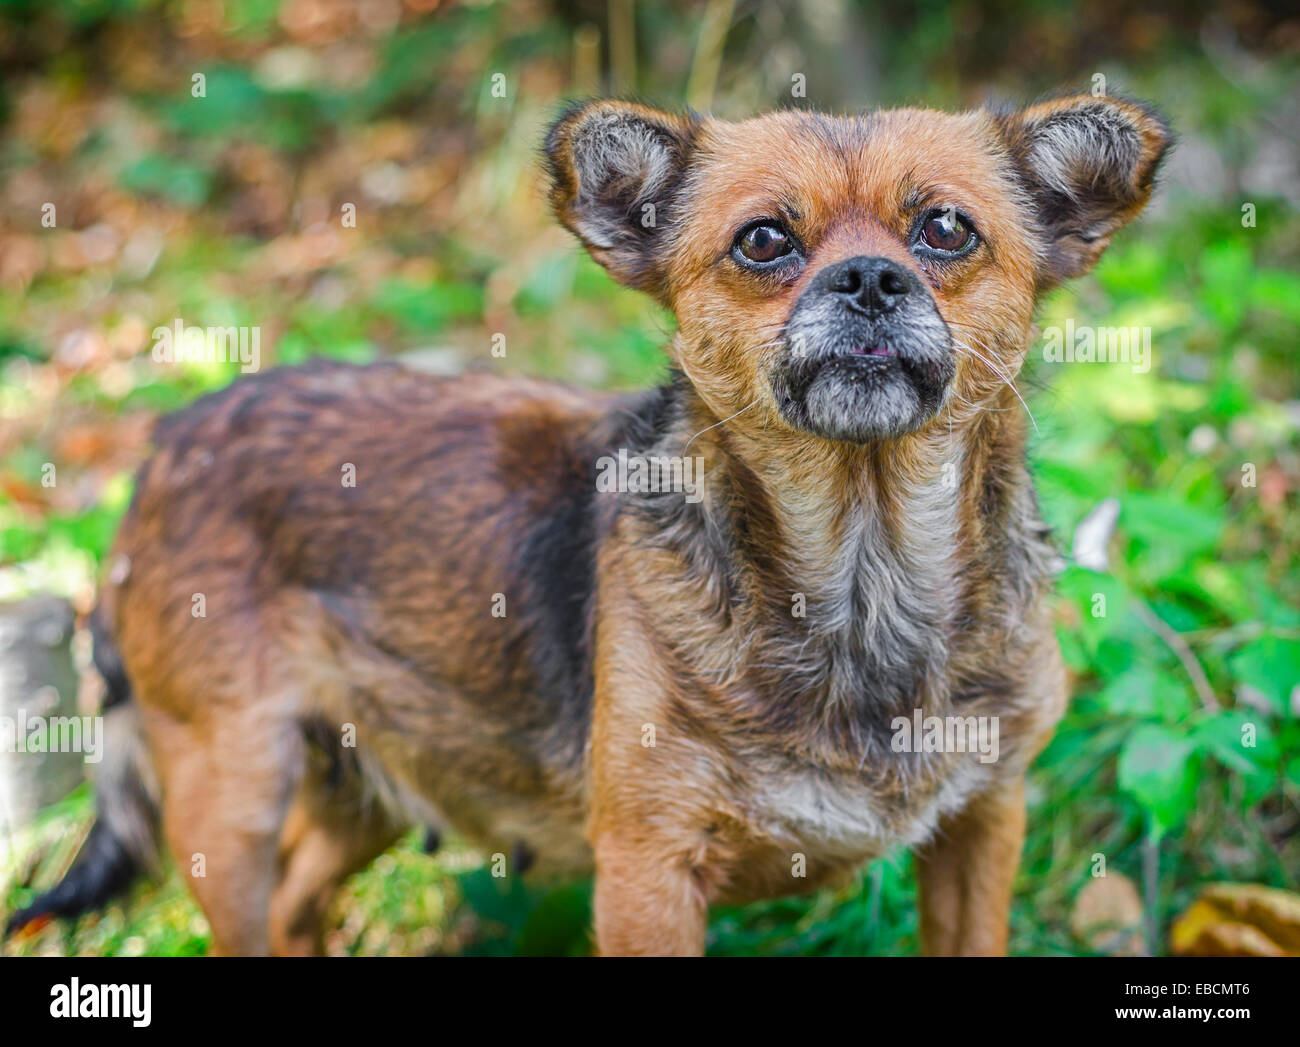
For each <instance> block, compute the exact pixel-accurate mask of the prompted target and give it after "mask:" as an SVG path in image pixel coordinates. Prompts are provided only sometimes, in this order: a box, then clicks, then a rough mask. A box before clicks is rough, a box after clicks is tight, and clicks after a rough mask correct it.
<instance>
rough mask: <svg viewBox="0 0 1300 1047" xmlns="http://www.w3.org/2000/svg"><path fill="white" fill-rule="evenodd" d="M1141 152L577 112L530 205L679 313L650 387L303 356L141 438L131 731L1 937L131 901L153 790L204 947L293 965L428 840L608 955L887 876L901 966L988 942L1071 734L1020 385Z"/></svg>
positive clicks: (119, 622)
mask: <svg viewBox="0 0 1300 1047" xmlns="http://www.w3.org/2000/svg"><path fill="white" fill-rule="evenodd" d="M1167 144H1168V133H1167V130H1166V128H1165V126H1164V124H1163V123H1162V121H1161V120H1160V118H1159V117H1158V116H1156V115H1155V114H1153V113H1152V112H1151V111H1150V110H1148V109H1146V108H1144V107H1142V106H1140V105H1136V104H1133V103H1129V102H1125V101H1119V100H1114V99H1109V98H1095V97H1079V98H1067V99H1064V100H1059V101H1054V102H1049V103H1045V104H1041V105H1037V106H1034V107H1032V108H1029V109H1027V110H1024V111H1021V112H1001V113H994V112H989V111H976V112H970V113H964V114H961V115H947V114H943V113H937V112H929V111H920V110H899V111H891V112H880V113H875V114H872V115H867V116H861V117H853V118H834V117H829V116H823V115H819V114H815V113H810V112H780V113H775V114H772V115H769V116H764V117H760V118H758V119H754V120H749V121H746V122H743V123H734V124H733V123H725V122H721V121H718V120H713V119H703V118H698V117H696V116H693V115H689V116H677V115H671V114H668V113H664V112H659V111H656V110H653V109H649V108H645V107H642V106H639V105H633V104H627V103H622V102H594V103H589V104H584V105H579V106H576V107H574V108H572V109H570V110H569V111H568V112H566V113H565V114H564V115H563V116H562V117H561V118H560V119H559V120H558V122H557V123H556V124H555V126H554V127H553V129H552V130H551V133H550V135H549V138H548V139H547V143H546V153H547V158H548V161H549V169H550V174H551V203H552V205H553V207H554V209H555V213H556V214H557V216H558V217H559V219H560V221H561V222H563V223H564V225H566V226H567V227H568V228H569V229H570V230H572V231H573V232H574V233H576V234H577V236H578V237H579V238H580V239H581V240H582V242H583V243H584V244H585V245H586V247H587V249H588V250H589V251H590V252H591V254H592V255H593V256H594V257H595V258H596V259H597V261H599V262H600V263H601V264H602V265H603V266H605V268H606V269H608V270H609V272H610V273H611V274H612V275H613V276H614V278H615V279H617V280H620V281H622V282H623V283H626V284H629V285H631V286H633V287H637V288H641V289H642V290H645V291H647V292H648V293H650V294H652V295H654V296H655V297H657V298H658V299H659V300H660V301H661V302H663V303H665V304H666V305H667V306H668V307H669V308H671V309H672V310H673V312H674V313H675V314H676V316H677V320H678V323H679V329H678V332H677V334H676V336H675V338H674V340H673V344H672V349H671V354H672V362H673V365H674V372H673V378H672V380H671V381H670V382H669V383H668V384H667V385H665V386H664V387H663V388H661V389H657V390H655V391H653V392H650V393H646V394H641V395H636V396H632V397H614V396H602V395H595V394H590V393H587V392H581V391H575V390H571V389H568V388H565V387H562V386H558V385H554V384H548V383H543V382H536V381H527V380H506V379H502V378H493V377H486V376H466V377H461V378H455V379H436V378H432V377H425V376H421V375H419V374H415V373H411V372H408V371H406V370H403V369H402V368H400V367H396V366H375V367H369V368H353V367H346V366H341V365H334V364H315V365H309V366H306V367H302V368H293V369H285V370H279V371H275V372H273V373H269V374H266V375H262V376H257V377H253V378H250V379H247V380H243V381H240V382H237V383H235V384H234V385H232V386H231V387H230V388H229V389H227V390H225V391H224V392H221V393H218V394H216V395H213V396H210V397H207V398H206V399H204V400H202V401H200V402H199V403H198V404H196V405H194V406H193V407H191V408H190V409H188V410H186V411H184V412H182V413H181V414H179V415H177V416H175V417H173V418H171V419H169V420H167V421H166V422H164V423H163V424H162V425H161V427H160V429H159V433H158V452H157V454H156V455H155V456H154V457H153V458H152V459H151V460H150V461H149V462H148V463H147V464H146V465H145V466H144V468H143V469H142V471H141V473H140V476H139V481H138V485H137V490H136V494H135V500H134V502H133V504H132V506H131V509H130V511H129V514H128V516H127V518H126V521H125V523H124V525H123V527H122V531H121V535H120V537H119V539H118V543H117V546H116V550H115V552H114V556H113V561H112V571H111V577H110V580H109V582H108V583H107V584H106V585H105V587H104V592H103V600H102V605H101V614H100V617H99V628H100V631H101V635H100V642H99V643H98V644H97V652H98V653H97V659H98V660H99V662H100V663H101V667H102V668H103V669H104V671H105V675H106V677H107V678H108V680H109V683H110V697H111V705H112V708H113V712H112V716H113V717H114V718H116V720H117V721H118V722H119V723H123V722H124V721H128V720H134V721H135V722H136V723H138V726H139V728H140V730H141V735H142V740H143V742H144V744H143V746H140V745H133V744H131V734H130V731H129V730H128V731H125V732H120V733H119V739H118V744H117V746H116V748H117V759H116V764H115V767H114V769H113V770H112V771H111V772H110V773H109V774H108V775H107V776H106V777H105V778H104V780H102V781H101V782H100V790H99V796H100V819H99V821H98V822H97V825H96V827H95V829H94V830H92V834H91V836H90V837H89V839H88V842H87V844H86V846H85V847H84V848H83V852H82V854H81V855H80V856H79V858H78V861H77V862H76V863H75V864H74V866H73V868H72V869H71V870H70V871H69V874H68V877H67V878H66V879H65V881H64V883H63V884H61V885H60V887H59V888H56V890H55V891H54V892H52V894H51V895H49V896H46V897H45V898H43V899H41V900H39V901H38V902H37V903H36V905H34V906H33V907H32V908H31V909H30V910H28V911H26V912H25V913H22V914H19V916H18V917H17V918H16V920H15V922H17V923H21V922H22V921H23V920H25V919H29V918H30V917H32V916H34V915H37V914H39V913H68V912H75V911H78V910H80V909H82V908H85V907H87V906H89V905H92V904H96V903H98V902H100V901H102V900H103V899H104V898H105V897H106V896H107V895H108V894H109V893H110V892H111V890H113V889H115V888H117V887H120V886H121V884H122V883H123V882H125V881H126V880H127V879H128V878H129V876H130V874H131V871H132V869H133V866H134V865H135V863H136V862H137V861H138V859H139V857H140V855H141V853H142V852H143V847H142V841H143V840H144V838H145V837H146V836H147V835H148V830H149V824H148V823H149V811H150V801H149V797H150V796H158V797H160V798H161V811H162V814H161V822H162V824H161V827H162V830H163V832H164V835H165V837H166V839H167V842H168V843H169V844H170V847H171V850H172V852H173V854H174V855H175V856H176V858H177V860H178V862H179V864H180V867H181V869H182V871H183V872H188V873H190V883H191V886H192V888H193V890H194V892H195V894H196V895H197V896H198V899H199V901H200V903H201V904H202V906H203V908H204V910H205V911H206V913H207V915H208V917H209V919H210V921H211V924H212V931H213V938H214V948H215V949H216V950H218V951H220V952H224V953H262V952H266V951H274V952H279V953H299V952H312V951H318V950H319V949H320V945H321V924H322V917H323V914H324V911H325V908H326V905H327V903H328V900H329V898H330V896H331V894H332V892H333V890H334V888H336V887H337V886H338V885H339V883H340V882H341V881H342V880H343V879H344V878H345V877H346V876H348V875H349V874H350V873H352V872H354V871H355V870H357V869H358V868H360V867H361V866H363V865H364V864H365V863H367V862H369V861H370V860H371V859H372V858H373V857H375V855H377V854H378V853H379V852H380V851H382V850H383V849H384V848H386V847H388V846H389V845H390V844H391V843H392V842H393V840H394V839H395V838H396V837H397V836H398V834H399V833H400V832H401V831H402V830H403V829H404V827H405V826H407V825H409V824H411V823H412V822H417V823H418V822H424V823H427V824H430V825H433V826H439V825H441V824H442V823H443V822H444V821H445V822H447V823H449V824H450V825H453V826H455V827H456V828H457V829H458V830H460V831H461V832H463V833H464V834H465V835H467V836H468V837H469V838H471V839H473V840H476V841H478V842H480V843H482V844H483V845H484V846H486V847H487V848H489V849H490V850H497V849H500V850H501V851H502V852H503V853H507V854H510V853H512V854H515V855H517V856H522V855H525V854H528V855H532V856H535V857H536V859H537V862H538V865H539V867H540V868H541V869H543V870H550V871H552V872H554V873H559V874H568V873H580V872H582V871H584V870H587V869H589V868H590V867H591V865H592V863H593V861H594V866H595V871H596V888H595V925H596V937H597V942H598V945H599V948H600V950H601V951H602V952H603V953H675V954H681V953H700V952H702V951H703V949H704V941H705V926H706V917H707V910H708V906H709V905H710V903H712V902H715V901H728V902H742V901H746V900H749V899H757V898H765V897H770V896H774V895H781V894H787V893H790V892H794V891H806V890H809V889H812V888H815V887H817V886H819V885H822V884H825V883H829V882H833V881H834V880H836V879H839V878H842V877H844V876H845V875H847V874H849V873H851V872H852V871H853V870H854V869H856V868H857V867H858V866H860V865H861V863H863V862H864V861H866V860H867V859H870V858H872V857H874V856H876V855H879V854H881V853H882V852H884V851H885V850H887V849H888V848H891V847H893V846H896V845H899V844H903V845H909V846H912V847H914V848H916V849H917V858H918V865H919V870H920V885H921V917H922V919H921V928H922V933H923V939H924V946H925V949H926V951H927V952H930V953H944V954H951V953H999V952H1002V951H1003V950H1004V949H1005V944H1006V921H1007V910H1008V906H1009V903H1010V895H1011V884H1012V879H1013V876H1014V874H1015V870H1016V866H1017V862H1018V859H1019V853H1020V849H1021V843H1022V839H1023V831H1024V822H1025V811H1024V796H1023V777H1024V773H1025V769H1026V767H1027V766H1028V764H1029V763H1030V761H1031V760H1032V759H1033V758H1034V756H1035V755H1036V754H1037V753H1038V752H1039V750H1040V749H1041V748H1042V746H1043V745H1044V744H1045V742H1046V740H1047V738H1048V737H1049V735H1050V732H1051V730H1052V728H1053V725H1054V724H1055V722H1056V721H1057V719H1058V717H1059V716H1060V715H1061V712H1062V709H1063V707H1064V702H1065V690H1064V673H1063V670H1062V665H1061V661H1060V657H1059V654H1058V651H1057V645H1056V641H1055V638H1054V635H1053V632H1052V628H1051V626H1050V624H1049V621H1048V616H1047V611H1046V608H1045V605H1044V599H1043V594H1044V591H1045V588H1046V580H1045V579H1046V576H1047V574H1048V572H1049V563H1050V560H1051V556H1052V553H1051V549H1050V547H1049V543H1048V540H1047V537H1046V533H1045V528H1044V526H1043V525H1042V523H1041V522H1040V520H1039V516H1038V513H1037V510H1036V506H1035V497H1034V492H1033V488H1032V486H1031V483H1030V479H1029V476H1028V475H1027V473H1026V470H1025V466H1024V448H1025V423H1024V420H1023V417H1022V414H1021V411H1020V405H1019V403H1018V402H1017V394H1016V392H1015V390H1014V388H1013V386H1012V382H1011V379H1012V377H1013V376H1014V375H1015V374H1016V373H1017V371H1018V369H1019V367H1020V364H1021V362H1022V360H1023V359H1024V356H1025V353H1026V351H1027V348H1028V344H1029V341H1030V337H1031V322H1032V315H1033V312H1034V307H1035V302H1036V299H1037V298H1038V296H1039V295H1040V294H1041V293H1042V292H1044V291H1045V290H1046V289H1048V288H1050V287H1052V286H1053V285H1055V284H1057V283H1059V282H1060V281H1062V280H1064V279H1066V278H1068V277H1072V276H1075V275H1077V274H1079V273H1082V272H1085V271H1086V270H1087V269H1088V268H1089V267H1091V266H1092V265H1093V263H1094V262H1095V261H1096V260H1097V257H1098V255H1099V254H1100V253H1101V251H1102V249H1103V248H1104V247H1105V246H1106V244H1107V242H1108V241H1109V240H1110V237H1111V235H1112V234H1113V233H1114V232H1115V231H1116V230H1117V229H1118V228H1119V227H1120V226H1122V225H1123V224H1124V223H1125V222H1127V221H1129V220H1130V219H1132V218H1133V217H1134V216H1135V215H1136V214H1137V213H1138V212H1139V211H1140V210H1141V209H1142V207H1143V205H1144V204H1145V202H1146V200H1147V198H1148V196H1149V195H1150V192H1151V187H1152V180H1153V176H1154V173H1155V171H1156V168H1157V165H1158V163H1159V161H1160V159H1161V156H1162V154H1163V153H1164V151H1165V149H1166V146H1167ZM110 635H111V637H112V638H113V640H114V641H115V646H116V649H117V650H119V651H120V655H121V660H120V662H119V661H118V660H117V655H116V652H115V650H114V645H113V644H110V643H109V642H108V637H109V636H110ZM128 695H132V696H133V697H130V698H129V697H128ZM126 726H127V727H129V726H130V724H129V723H126ZM913 728H915V730H914V729H913ZM990 737H991V739H992V742H993V745H992V746H991V747H989V746H987V745H984V744H983V743H984V742H985V741H987V740H988V739H989V738H990ZM976 738H978V739H979V741H980V744H979V745H976V744H974V741H975V739H976ZM931 743H933V744H931ZM145 783H148V784H145ZM376 796H377V797H379V798H380V800H381V801H382V802H376V801H375V797H376ZM131 811H136V812H143V818H136V819H132V818H131V817H128V814H129V812H131Z"/></svg>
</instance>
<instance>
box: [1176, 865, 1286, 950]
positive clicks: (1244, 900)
mask: <svg viewBox="0 0 1300 1047" xmlns="http://www.w3.org/2000/svg"><path fill="white" fill-rule="evenodd" d="M1170 937H1171V941H1172V946H1173V951H1174V952H1175V953H1176V954H1177V955H1179V956H1300V894H1294V893H1292V892H1290V891H1281V890H1277V889H1276V888H1273V887H1261V886H1259V885H1258V884H1249V883H1216V884H1212V885H1210V886H1209V887H1206V888H1205V889H1204V890H1203V891H1202V892H1201V896H1200V897H1199V898H1197V899H1196V901H1195V902H1193V903H1192V905H1191V906H1190V907H1189V908H1188V910H1187V911H1186V912H1185V913H1183V915H1182V916H1180V917H1178V919H1177V920H1175V921H1174V926H1173V930H1172V932H1171V935H1170Z"/></svg>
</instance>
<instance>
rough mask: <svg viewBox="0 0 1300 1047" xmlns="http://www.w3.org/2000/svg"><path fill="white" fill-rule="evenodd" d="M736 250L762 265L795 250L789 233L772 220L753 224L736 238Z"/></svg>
mask: <svg viewBox="0 0 1300 1047" xmlns="http://www.w3.org/2000/svg"><path fill="white" fill-rule="evenodd" d="M736 250H737V251H739V252H740V254H741V255H742V256H743V257H744V258H746V259H747V260H748V261H751V262H755V263H757V264H758V265H762V264H764V263H766V262H775V261H776V260H777V259H778V258H784V257H785V256H786V255H788V254H789V253H790V252H791V251H793V250H794V244H793V242H792V241H791V239H790V236H789V234H788V233H787V232H786V231H785V230H784V229H782V228H781V227H780V226H779V225H773V224H772V223H770V222H767V223H763V224H760V225H751V226H750V227H749V228H748V229H746V230H745V231H744V232H742V233H741V234H740V236H739V237H737V238H736Z"/></svg>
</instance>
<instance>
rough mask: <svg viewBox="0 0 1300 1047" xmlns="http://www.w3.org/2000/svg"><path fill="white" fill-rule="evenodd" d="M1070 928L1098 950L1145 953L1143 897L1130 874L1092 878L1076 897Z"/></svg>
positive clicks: (1114, 952)
mask: <svg viewBox="0 0 1300 1047" xmlns="http://www.w3.org/2000/svg"><path fill="white" fill-rule="evenodd" d="M1070 930H1071V931H1073V932H1074V935H1075V937H1077V938H1078V939H1079V940H1080V941H1082V942H1083V943H1084V944H1085V945H1087V946H1088V948H1089V949H1090V950H1092V951H1093V952H1095V953H1104V954H1105V955H1107V956H1141V955H1142V953H1143V948H1142V899H1141V898H1140V897H1138V891H1137V888H1136V887H1135V886H1134V885H1133V881H1132V880H1130V879H1129V878H1128V877H1127V876H1123V875H1121V874H1119V873H1110V874H1108V875H1106V876H1098V877H1096V878H1095V879H1092V880H1089V881H1088V883H1087V884H1086V885H1085V886H1084V888H1083V890H1081V891H1080V892H1079V896H1078V897H1077V898H1075V900H1074V910H1073V911H1072V912H1071V913H1070Z"/></svg>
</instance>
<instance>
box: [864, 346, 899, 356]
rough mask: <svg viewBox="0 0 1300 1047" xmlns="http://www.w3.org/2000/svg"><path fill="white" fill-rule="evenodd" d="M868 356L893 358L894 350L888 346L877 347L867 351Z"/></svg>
mask: <svg viewBox="0 0 1300 1047" xmlns="http://www.w3.org/2000/svg"><path fill="white" fill-rule="evenodd" d="M867 355H868V356H893V355H894V350H892V349H890V348H889V346H887V345H877V346H873V347H872V348H870V349H868V350H867Z"/></svg>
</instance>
